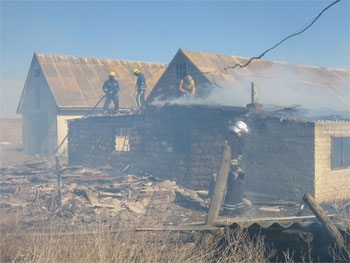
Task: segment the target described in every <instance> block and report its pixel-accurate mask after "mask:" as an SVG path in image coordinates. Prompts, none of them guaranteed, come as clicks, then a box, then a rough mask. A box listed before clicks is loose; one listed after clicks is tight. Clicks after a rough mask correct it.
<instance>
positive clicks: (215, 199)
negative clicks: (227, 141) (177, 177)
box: [206, 145, 231, 224]
mask: <svg viewBox="0 0 350 263" xmlns="http://www.w3.org/2000/svg"><path fill="white" fill-rule="evenodd" d="M223 148H224V152H223V155H222V160H221V165H220V169H219V173H218V177H217V178H216V182H215V187H214V191H213V194H212V196H211V198H210V205H209V210H208V215H207V218H206V224H211V223H212V222H213V221H214V220H216V219H217V217H218V215H219V211H220V207H221V203H222V199H223V197H224V193H225V188H226V183H227V177H228V173H229V170H230V163H231V147H230V146H228V145H224V146H223Z"/></svg>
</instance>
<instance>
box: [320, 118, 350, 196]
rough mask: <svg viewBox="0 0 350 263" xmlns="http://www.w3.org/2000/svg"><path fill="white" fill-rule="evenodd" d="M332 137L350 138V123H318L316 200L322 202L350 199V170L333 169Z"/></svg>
mask: <svg viewBox="0 0 350 263" xmlns="http://www.w3.org/2000/svg"><path fill="white" fill-rule="evenodd" d="M332 137H350V122H349V121H337V122H335V121H318V122H316V127H315V142H316V148H315V170H316V171H315V186H316V189H315V198H316V199H317V200H318V201H320V202H329V201H334V200H341V199H349V198H350V190H349V189H350V168H347V169H332V166H331V152H332V149H331V141H332Z"/></svg>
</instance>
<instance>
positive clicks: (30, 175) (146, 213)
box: [0, 159, 209, 226]
mask: <svg viewBox="0 0 350 263" xmlns="http://www.w3.org/2000/svg"><path fill="white" fill-rule="evenodd" d="M127 170H128V169H124V171H125V173H124V172H123V171H116V170H115V169H114V168H111V167H99V168H96V169H89V168H85V167H69V166H61V165H60V164H59V163H57V159H56V166H55V165H54V164H53V163H52V162H51V163H50V162H36V163H26V164H21V165H16V166H8V167H6V168H4V167H3V168H1V176H0V208H1V210H2V214H3V215H4V214H6V215H11V214H18V213H20V215H21V216H22V217H23V218H24V219H25V218H26V220H24V221H27V222H29V221H33V222H34V221H35V220H39V221H41V222H43V221H45V220H49V221H50V220H52V219H53V218H55V219H62V222H65V224H66V223H67V222H68V224H72V225H74V224H77V223H79V224H91V223H93V222H97V221H101V220H102V221H114V222H118V221H120V220H121V218H124V219H126V220H125V221H127V222H128V223H130V224H138V223H142V222H146V221H147V222H148V223H147V224H148V226H150V225H161V224H168V225H179V224H181V223H184V222H191V221H192V222H193V221H203V220H204V219H205V216H206V210H207V207H208V203H209V200H208V196H207V195H206V198H203V197H204V196H205V194H204V195H203V193H201V197H199V195H198V194H197V193H196V191H194V190H191V189H186V188H184V187H181V186H179V185H177V183H176V182H175V181H171V180H161V179H159V178H157V177H154V176H152V175H147V174H146V175H141V176H137V175H133V174H128V173H127ZM202 192H203V191H202ZM193 204H195V206H193ZM174 211H177V212H176V216H174ZM32 215H35V217H33V216H32ZM67 220H68V221H67ZM69 222H70V223H69Z"/></svg>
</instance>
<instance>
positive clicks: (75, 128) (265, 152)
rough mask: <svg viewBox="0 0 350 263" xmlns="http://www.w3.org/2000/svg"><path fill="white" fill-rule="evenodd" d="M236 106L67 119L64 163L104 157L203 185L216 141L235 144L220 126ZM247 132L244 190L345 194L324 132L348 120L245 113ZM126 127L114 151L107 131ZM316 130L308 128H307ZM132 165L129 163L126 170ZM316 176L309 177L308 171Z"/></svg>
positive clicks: (218, 152)
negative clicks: (126, 145) (125, 146)
mask: <svg viewBox="0 0 350 263" xmlns="http://www.w3.org/2000/svg"><path fill="white" fill-rule="evenodd" d="M242 114H243V112H242V111H241V112H240V111H228V110H224V109H222V110H216V109H206V108H203V107H202V108H201V107H198V108H197V107H190V106H189V107H186V106H181V107H164V108H162V109H161V110H159V111H157V110H147V111H146V112H145V113H144V114H142V115H127V116H95V117H89V118H83V119H76V120H73V121H70V122H69V136H68V153H69V162H70V164H74V165H87V166H97V165H106V164H109V165H111V166H114V167H118V168H123V167H125V166H126V165H128V164H130V165H131V168H130V169H131V170H130V172H138V171H140V170H141V171H144V172H148V173H150V174H152V175H154V176H157V177H160V178H163V179H171V180H176V181H177V182H178V183H179V184H182V185H184V186H187V187H191V188H193V189H209V186H210V179H211V176H212V175H213V174H215V173H217V172H218V169H219V165H220V163H221V156H222V143H223V141H225V140H229V141H230V142H233V144H231V145H230V146H231V148H232V152H233V154H235V153H236V150H237V149H236V145H237V143H236V142H235V141H234V139H233V138H232V136H233V135H232V134H230V133H229V132H228V130H227V129H226V127H227V122H228V121H229V120H233V119H235V118H237V117H239V116H242ZM246 121H247V123H248V126H249V127H250V133H249V134H248V135H246V136H244V138H243V148H242V153H243V166H244V169H245V174H246V188H247V191H251V192H257V193H261V194H265V195H273V196H274V197H275V198H280V199H283V200H293V201H297V202H302V197H303V196H304V194H305V193H310V194H312V195H313V196H315V198H316V200H317V201H322V202H323V201H330V200H333V199H334V198H337V199H340V198H344V197H346V196H347V197H349V196H348V191H347V189H348V186H349V179H350V176H349V169H346V170H337V171H331V170H330V166H329V163H330V136H332V135H338V136H339V135H347V136H350V135H349V134H350V129H349V122H347V123H336V122H316V131H315V122H309V121H302V120H296V119H295V120H293V119H282V118H277V117H267V116H264V115H254V114H250V115H249V118H248V119H246ZM120 128H122V129H124V133H125V130H127V134H128V136H129V140H130V151H129V152H115V136H116V135H117V133H118V131H119V130H120ZM315 134H316V135H315ZM132 169H134V170H132ZM315 175H316V177H315Z"/></svg>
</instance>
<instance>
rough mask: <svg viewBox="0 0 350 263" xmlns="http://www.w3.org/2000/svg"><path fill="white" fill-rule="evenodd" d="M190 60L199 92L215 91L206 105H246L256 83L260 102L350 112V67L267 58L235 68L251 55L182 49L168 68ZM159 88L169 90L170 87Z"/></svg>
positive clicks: (210, 94) (203, 100)
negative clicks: (332, 66)
mask: <svg viewBox="0 0 350 263" xmlns="http://www.w3.org/2000/svg"><path fill="white" fill-rule="evenodd" d="M186 59H187V61H188V62H187V63H188V64H189V65H191V66H193V67H194V68H195V69H197V70H198V72H197V71H196V70H193V71H192V72H188V73H189V74H193V77H194V78H195V81H196V84H197V85H196V86H197V89H198V91H200V89H201V85H206V86H208V85H209V86H210V90H211V92H210V93H209V94H206V95H207V96H206V98H204V99H202V98H201V100H200V103H203V104H207V103H218V104H221V105H228V106H229V105H231V106H246V104H248V103H250V102H251V84H252V83H254V86H255V87H256V88H257V92H258V102H259V103H261V104H264V105H280V106H281V105H290V104H300V105H301V107H303V108H308V109H318V110H320V109H321V108H322V109H332V110H340V111H350V106H349V105H350V71H349V70H343V69H330V68H321V67H316V66H306V65H298V64H290V63H285V62H278V61H269V60H263V59H259V60H252V61H251V63H250V64H249V65H248V66H246V67H242V68H240V67H239V66H237V67H235V68H234V69H232V67H233V66H235V65H236V64H239V65H244V64H245V63H247V62H248V61H249V58H244V57H239V56H230V55H220V54H209V53H202V52H194V51H185V50H181V49H180V50H179V51H178V53H177V54H176V56H175V57H174V59H173V61H172V62H171V63H170V64H169V67H168V68H170V65H176V64H177V63H183V61H186ZM177 61H178V62H177ZM190 68H191V67H190ZM167 71H168V70H167ZM160 81H161V80H160ZM203 81H204V82H208V83H209V84H208V83H203ZM156 89H158V84H157V87H156ZM159 89H163V91H164V93H166V89H167V87H166V86H162V87H159ZM154 91H156V90H154ZM163 91H162V92H160V93H163ZM156 92H158V90H157V91H156ZM152 93H153V92H152Z"/></svg>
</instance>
